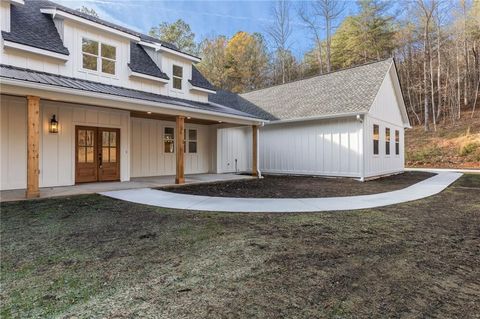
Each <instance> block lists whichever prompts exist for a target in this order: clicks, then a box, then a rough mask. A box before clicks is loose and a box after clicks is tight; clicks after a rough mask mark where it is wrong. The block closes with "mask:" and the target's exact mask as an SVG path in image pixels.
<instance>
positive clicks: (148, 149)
mask: <svg viewBox="0 0 480 319" xmlns="http://www.w3.org/2000/svg"><path fill="white" fill-rule="evenodd" d="M0 10H1V11H0V21H1V30H2V43H1V61H0V63H1V65H0V84H1V103H0V104H1V113H0V117H1V127H0V133H1V141H0V142H1V148H0V151H1V154H0V162H1V171H0V173H1V175H0V180H1V183H0V189H1V190H9V189H22V188H25V189H26V194H27V196H28V197H36V196H38V195H39V187H52V186H66V185H74V184H77V183H83V182H97V181H114V180H120V181H128V180H130V179H131V178H134V177H139V176H158V175H176V182H177V183H182V182H183V181H184V174H185V173H187V174H194V173H207V172H216V171H217V169H216V155H215V154H216V152H217V145H216V144H215V143H212V141H214V140H215V139H216V135H217V133H216V132H217V129H218V127H225V126H228V125H242V126H245V127H248V128H249V129H250V130H252V131H255V130H256V127H257V126H258V125H261V124H262V123H263V122H264V119H261V118H258V117H256V116H254V115H251V114H248V113H245V112H241V111H238V110H235V109H233V108H230V107H228V106H225V105H221V104H218V103H214V102H211V101H209V99H208V96H209V94H215V88H213V86H212V85H211V84H210V83H209V82H208V81H207V80H206V79H205V78H204V77H203V76H202V75H201V74H200V72H198V70H197V69H196V68H195V66H194V64H195V63H196V62H198V61H200V59H199V58H198V57H195V56H192V55H190V54H187V53H184V52H181V51H180V50H178V49H177V48H176V47H175V46H174V45H172V44H169V43H165V42H162V41H159V40H157V39H154V38H152V37H149V36H147V35H143V34H139V33H138V32H135V31H132V30H129V29H125V28H123V27H120V26H118V25H115V24H112V23H109V22H107V21H104V20H101V19H97V18H95V17H92V16H89V15H86V14H82V13H80V12H78V11H76V10H72V9H69V8H66V7H64V6H61V5H58V4H55V3H53V2H50V1H32V0H25V1H23V0H10V1H3V0H2V1H1V7H0ZM212 137H213V138H212ZM251 153H254V152H251ZM255 174H256V170H255Z"/></svg>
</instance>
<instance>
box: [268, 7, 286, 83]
mask: <svg viewBox="0 0 480 319" xmlns="http://www.w3.org/2000/svg"><path fill="white" fill-rule="evenodd" d="M273 17H274V22H273V24H272V25H271V26H270V28H269V29H268V34H269V35H270V37H271V38H272V39H273V42H274V47H275V60H276V61H277V62H279V63H280V70H279V71H280V74H281V79H282V80H281V83H285V81H286V80H287V69H286V68H287V60H289V59H290V61H291V53H290V52H288V49H289V48H290V43H289V38H290V36H291V35H292V29H291V27H290V3H289V2H288V0H278V1H277V2H276V3H275V5H274V7H273Z"/></svg>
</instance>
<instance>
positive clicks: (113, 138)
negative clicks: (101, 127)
mask: <svg viewBox="0 0 480 319" xmlns="http://www.w3.org/2000/svg"><path fill="white" fill-rule="evenodd" d="M110 146H114V147H115V146H117V132H110Z"/></svg>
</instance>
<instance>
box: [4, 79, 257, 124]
mask: <svg viewBox="0 0 480 319" xmlns="http://www.w3.org/2000/svg"><path fill="white" fill-rule="evenodd" d="M0 84H3V85H11V86H14V87H20V88H28V89H35V90H40V91H47V92H53V93H61V94H70V95H76V96H82V97H87V98H93V99H95V98H96V99H102V100H109V101H118V102H123V103H125V104H128V106H129V108H128V109H127V108H121V109H124V110H129V111H151V112H159V110H158V108H164V109H167V110H170V111H174V112H175V113H176V114H177V115H185V114H191V115H192V116H194V114H195V113H196V114H201V115H204V116H212V117H214V118H219V119H223V120H225V119H226V120H228V119H231V120H240V121H244V122H247V123H255V124H257V125H258V124H261V123H263V122H265V120H261V119H257V118H252V117H247V116H241V115H235V114H228V113H221V112H214V111H208V110H201V109H195V108H191V107H184V106H179V105H174V104H167V103H161V102H153V101H147V100H141V99H134V98H129V97H123V96H118V95H111V94H106V93H95V92H91V91H84V90H77V89H70V88H65V87H61V86H55V85H49V84H42V83H35V82H28V81H23V80H16V79H6V78H0ZM7 93H8V92H7ZM65 102H68V101H65ZM135 105H141V106H146V107H147V108H141V109H140V108H136V107H135ZM116 108H120V107H116ZM160 112H161V111H160ZM177 112H179V113H180V114H178V113H177ZM226 120H225V121H226Z"/></svg>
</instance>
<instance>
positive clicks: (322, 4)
mask: <svg viewBox="0 0 480 319" xmlns="http://www.w3.org/2000/svg"><path fill="white" fill-rule="evenodd" d="M344 9H345V2H344V1H342V0H315V1H311V2H308V6H307V7H306V8H305V7H302V8H301V9H300V11H299V15H300V18H301V19H302V20H303V21H304V22H305V23H306V24H307V26H308V28H309V29H310V30H311V31H312V32H313V34H314V36H315V38H316V40H317V41H316V48H318V49H319V50H321V49H322V45H321V40H320V39H321V37H320V34H321V32H320V29H322V28H323V29H325V38H326V40H325V47H326V60H325V62H326V67H327V72H330V71H331V40H332V32H333V29H334V23H335V21H336V20H337V19H338V17H339V16H340V15H341V14H342V12H343V10H344ZM320 21H322V22H323V23H321V22H320ZM321 56H322V53H321V52H319V58H320V59H321V58H322V57H321ZM321 64H322V63H321V62H320V65H321ZM320 72H322V70H321V67H320Z"/></svg>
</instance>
